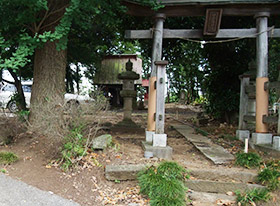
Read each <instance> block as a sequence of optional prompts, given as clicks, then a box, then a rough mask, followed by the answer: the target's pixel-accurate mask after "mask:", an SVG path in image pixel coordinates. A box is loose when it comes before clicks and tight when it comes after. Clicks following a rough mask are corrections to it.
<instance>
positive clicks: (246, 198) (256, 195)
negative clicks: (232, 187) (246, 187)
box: [235, 189, 270, 205]
mask: <svg viewBox="0 0 280 206" xmlns="http://www.w3.org/2000/svg"><path fill="white" fill-rule="evenodd" d="M235 194H236V196H237V197H236V202H237V203H238V204H241V205H248V204H250V205H256V202H258V201H265V202H266V201H267V200H269V199H270V194H269V192H268V190H267V189H253V190H250V191H246V192H245V193H241V192H240V191H236V192H235Z"/></svg>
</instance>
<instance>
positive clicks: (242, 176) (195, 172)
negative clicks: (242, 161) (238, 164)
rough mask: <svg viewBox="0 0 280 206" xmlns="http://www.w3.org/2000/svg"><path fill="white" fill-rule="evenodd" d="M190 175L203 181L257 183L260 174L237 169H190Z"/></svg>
mask: <svg viewBox="0 0 280 206" xmlns="http://www.w3.org/2000/svg"><path fill="white" fill-rule="evenodd" d="M189 171H190V175H191V176H192V177H195V178H197V179H201V180H212V181H215V180H220V181H225V182H232V181H234V182H242V183H248V182H256V180H257V176H258V174H257V173H256V172H253V171H246V170H245V171H244V170H240V171H239V170H236V169H224V168H217V169H203V168H202V169H201V168H199V169H198V168H189Z"/></svg>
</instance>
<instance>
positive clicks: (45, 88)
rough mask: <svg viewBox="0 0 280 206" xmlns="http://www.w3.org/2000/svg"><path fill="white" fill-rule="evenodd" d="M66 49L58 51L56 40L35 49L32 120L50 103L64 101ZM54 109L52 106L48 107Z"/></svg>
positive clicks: (36, 118)
mask: <svg viewBox="0 0 280 206" xmlns="http://www.w3.org/2000/svg"><path fill="white" fill-rule="evenodd" d="M66 63H67V55H66V50H61V51H57V49H56V44H55V42H47V43H46V44H45V45H44V47H43V48H41V49H37V50H36V51H35V59H34V76H33V86H32V94H31V113H30V122H31V123H32V121H33V120H36V121H37V120H38V117H40V113H41V112H42V111H44V109H42V108H43V107H45V109H46V107H47V106H48V103H50V102H51V103H53V101H55V102H57V105H59V104H60V103H62V102H63V99H64V93H65V73H66ZM47 109H52V108H49V107H48V108H47Z"/></svg>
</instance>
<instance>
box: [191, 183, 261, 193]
mask: <svg viewBox="0 0 280 206" xmlns="http://www.w3.org/2000/svg"><path fill="white" fill-rule="evenodd" d="M185 185H186V187H188V188H189V189H191V190H194V191H197V192H210V193H227V192H229V191H231V192H234V191H237V190H239V191H241V192H243V191H246V190H251V189H254V188H260V189H261V188H265V187H264V186H261V185H257V184H246V183H236V182H220V181H209V180H187V181H186V183H185Z"/></svg>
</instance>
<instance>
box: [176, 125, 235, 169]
mask: <svg viewBox="0 0 280 206" xmlns="http://www.w3.org/2000/svg"><path fill="white" fill-rule="evenodd" d="M172 127H173V128H174V129H176V130H177V131H178V132H179V133H181V134H182V135H183V136H184V137H185V138H186V139H187V140H189V141H190V142H191V143H192V144H193V145H194V146H195V147H196V148H197V149H198V150H199V151H200V152H201V153H202V154H204V156H206V157H207V158H208V159H210V160H211V161H212V162H213V163H214V164H227V163H230V162H231V161H233V160H234V156H233V155H232V154H230V153H229V152H228V151H227V150H225V149H224V148H223V147H221V146H219V145H216V144H214V143H213V142H212V141H211V140H210V139H209V138H207V137H204V136H202V135H200V134H194V129H193V128H192V127H190V126H188V125H182V124H173V125H172Z"/></svg>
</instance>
